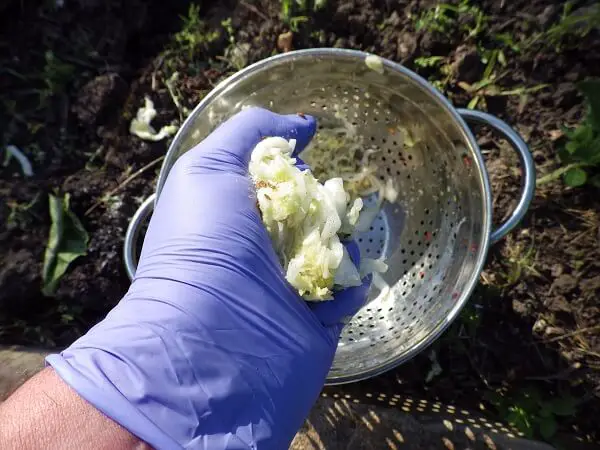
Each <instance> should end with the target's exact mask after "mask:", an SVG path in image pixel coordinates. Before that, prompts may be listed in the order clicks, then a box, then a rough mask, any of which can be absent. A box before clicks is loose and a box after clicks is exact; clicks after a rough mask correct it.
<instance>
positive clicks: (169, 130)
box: [129, 96, 179, 141]
mask: <svg viewBox="0 0 600 450" xmlns="http://www.w3.org/2000/svg"><path fill="white" fill-rule="evenodd" d="M155 117H156V109H154V103H153V102H152V100H150V98H149V97H147V96H146V97H145V98H144V106H142V107H141V108H140V109H138V111H137V114H136V116H135V117H134V118H133V120H132V121H131V123H130V124H129V132H130V133H131V134H133V135H135V136H137V137H139V138H140V139H144V140H146V141H161V140H163V139H164V138H166V137H169V136H172V135H173V134H175V133H177V130H178V129H179V127H178V126H177V125H174V124H172V125H165V126H164V127H162V128H161V129H160V130H159V131H158V133H157V132H156V130H155V129H154V127H152V125H150V123H151V122H152V120H153V119H154V118H155Z"/></svg>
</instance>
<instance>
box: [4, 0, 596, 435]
mask: <svg viewBox="0 0 600 450" xmlns="http://www.w3.org/2000/svg"><path fill="white" fill-rule="evenodd" d="M62 3H63V2H45V3H44V6H41V7H40V6H38V4H37V2H33V1H22V2H16V1H9V0H0V24H1V25H2V26H1V27H0V30H1V31H0V100H1V101H0V124H2V125H0V132H1V135H2V144H4V145H7V144H13V145H17V146H18V147H19V148H21V149H22V150H23V152H24V153H25V154H26V155H27V156H28V157H29V159H30V160H31V162H32V165H33V170H34V176H33V177H30V178H27V177H24V176H23V175H22V174H21V173H20V171H19V166H18V165H17V164H16V163H15V162H14V161H13V162H11V163H10V164H9V165H8V166H7V167H2V168H0V199H1V200H0V222H1V223H3V224H4V226H2V227H1V228H0V252H1V253H2V255H3V260H2V263H1V264H0V342H1V343H4V344H23V345H31V346H40V345H41V346H46V347H55V346H56V347H61V346H65V345H68V344H69V343H70V342H72V340H74V339H75V338H77V337H78V336H80V335H81V334H82V333H84V332H85V331H86V330H87V329H88V328H89V327H90V326H91V325H93V324H94V323H95V322H96V321H98V320H99V319H101V318H102V317H103V316H104V315H105V314H106V313H107V311H108V310H109V309H110V308H111V307H112V306H113V305H114V304H115V303H116V302H117V301H118V300H119V299H120V297H121V296H122V295H123V294H124V292H125V291H126V289H127V287H128V279H127V276H126V274H125V271H124V267H123V260H122V256H121V253H122V244H123V236H124V233H125V230H126V227H127V224H128V221H129V219H130V218H131V216H132V214H133V213H134V211H135V210H136V208H137V207H138V206H139V204H140V203H141V202H142V201H143V200H144V198H146V197H147V196H148V195H150V194H151V193H152V192H153V190H154V183H155V181H156V176H157V172H158V170H159V168H160V164H159V162H160V161H158V158H160V157H161V156H162V155H164V154H165V152H166V150H167V147H168V141H167V140H165V141H161V142H156V143H148V142H146V141H142V140H140V139H138V138H136V137H134V136H132V135H130V134H129V132H128V128H129V123H130V121H131V118H132V117H133V115H134V114H135V111H136V110H137V108H138V107H139V106H141V102H142V101H143V98H144V95H149V96H150V97H151V98H152V99H153V100H154V102H155V105H156V109H157V110H158V116H157V118H156V121H155V122H154V124H155V125H158V127H160V126H161V125H164V124H167V123H170V122H171V121H173V120H177V121H180V120H181V118H182V117H183V115H185V112H184V111H183V109H182V108H179V109H178V108H177V107H176V106H175V104H174V101H173V99H172V97H171V95H170V94H169V91H168V89H167V88H166V84H165V81H166V80H167V79H169V77H170V76H171V75H172V74H173V73H174V72H178V73H179V78H178V80H177V84H176V87H177V90H178V92H179V94H178V96H177V98H178V101H179V102H180V103H181V104H182V106H185V107H187V108H192V107H193V106H194V105H195V104H197V102H198V101H199V100H200V99H201V98H202V97H203V96H204V95H206V93H208V92H209V91H210V89H211V88H212V87H213V86H214V85H215V84H216V83H217V82H218V81H219V80H221V79H222V78H223V77H225V76H227V75H229V74H231V73H234V72H235V71H236V70H237V69H239V68H241V67H243V66H244V65H247V64H250V63H252V62H255V61H258V60H260V59H262V58H265V57H268V56H270V55H272V54H275V53H278V52H281V51H284V50H287V49H289V48H295V49H300V48H309V47H345V48H355V49H361V50H365V51H369V52H373V53H376V54H378V55H380V56H383V57H386V58H389V59H391V60H394V61H398V62H401V63H402V64H405V65H406V66H407V67H409V68H410V69H412V70H415V71H416V72H418V73H420V74H421V75H423V76H425V77H427V78H429V79H430V80H431V81H432V82H436V83H437V84H436V85H437V86H438V87H439V88H440V89H442V90H443V91H444V93H445V94H446V95H447V96H448V97H449V98H450V100H451V101H452V102H453V103H454V104H455V105H456V106H459V107H465V106H467V105H468V104H469V102H471V101H473V98H474V97H475V96H479V99H478V103H477V105H476V106H477V108H479V109H487V110H488V111H489V112H491V113H493V114H496V115H498V116H499V117H501V118H503V119H504V120H506V121H507V122H508V123H510V124H512V125H513V126H515V127H516V128H517V129H518V130H519V131H520V132H521V134H522V135H523V137H524V138H525V139H526V141H527V142H528V144H529V145H530V148H531V151H532V153H533V155H534V158H535V162H536V165H537V169H538V173H539V174H540V175H542V174H545V173H548V172H550V171H551V170H553V169H555V168H557V167H558V166H559V160H558V158H557V150H558V148H559V147H560V146H561V145H562V144H563V137H562V131H561V127H563V126H573V125H576V124H577V123H578V122H579V121H580V120H581V118H582V115H583V113H584V104H583V99H582V97H581V96H580V95H579V94H578V91H577V89H576V86H575V83H576V82H577V81H580V80H583V79H585V78H588V77H591V76H598V75H600V45H599V44H600V34H599V32H598V28H595V29H592V30H591V31H590V32H589V33H588V34H587V35H586V36H584V37H581V36H574V35H572V34H569V33H565V34H564V36H563V35H561V36H560V39H559V40H558V41H557V40H554V41H553V40H551V39H549V38H548V34H546V33H547V32H548V31H549V30H555V28H553V27H554V26H555V25H556V24H558V23H560V20H561V15H562V14H563V11H564V9H563V7H564V4H562V3H557V2H553V1H551V0H528V1H521V0H514V1H496V0H485V1H480V2H474V1H472V2H471V3H470V5H471V7H470V8H466V9H465V10H464V11H463V12H460V13H458V14H456V15H452V14H450V15H449V17H452V18H453V20H451V23H449V24H448V23H445V22H443V20H442V19H440V18H439V16H438V17H436V18H435V19H434V20H433V25H431V23H430V24H429V25H423V23H424V22H426V21H425V20H424V18H425V17H426V16H425V15H424V14H425V13H426V12H427V11H433V9H431V8H432V7H433V6H435V4H436V3H435V2H432V1H425V0H421V1H416V0H399V1H391V0H339V1H334V0H329V1H327V2H325V6H324V7H323V8H321V9H319V10H315V11H312V10H311V11H308V12H298V13H296V15H294V16H293V18H292V19H291V20H290V19H289V18H288V19H287V20H283V19H282V18H281V16H280V13H281V10H282V9H281V5H280V2H278V1H273V0H258V1H254V2H253V1H250V0H246V1H244V0H240V1H233V0H230V1H227V2H210V1H204V2H202V8H200V9H199V10H198V11H197V14H196V16H195V17H197V18H198V17H199V18H200V20H196V21H195V22H193V21H190V20H189V19H186V17H187V15H188V9H189V4H188V2H184V1H178V2H170V3H169V4H168V6H167V3H166V2H140V1H139V0H133V1H129V2H122V3H121V2H118V1H116V0H115V1H109V2H99V1H96V0H72V1H69V0H65V1H64V5H62V6H60V5H61V4H62ZM449 3H451V4H453V5H456V4H457V3H456V2H449ZM462 3H463V4H467V3H468V2H464V1H463V2H462ZM571 3H573V7H574V8H575V9H579V10H580V11H583V12H585V11H586V8H588V7H589V5H590V4H592V3H593V2H571ZM473 5H476V6H477V8H473V7H472V6H473ZM479 12H481V13H482V16H479V15H478V14H479ZM481 17H484V19H481ZM228 19H231V20H230V21H228ZM419 19H423V20H421V21H419ZM430 22H431V21H430ZM596 26H597V25H596ZM290 30H291V31H292V35H287V38H288V39H289V38H291V41H289V40H288V41H286V35H284V36H283V37H282V34H284V33H286V32H288V31H290ZM536 36H537V37H538V38H537V39H536ZM483 49H491V50H494V49H501V50H502V51H503V56H502V57H498V56H497V54H496V56H495V58H497V59H498V61H499V63H498V64H497V65H496V68H495V69H494V74H495V76H496V78H495V79H494V80H493V83H491V84H493V87H494V89H487V90H486V89H481V90H478V91H473V90H469V89H468V87H469V86H471V87H472V86H474V85H475V83H476V82H477V81H479V80H482V79H483V78H484V77H485V76H488V75H489V74H486V73H485V72H486V67H488V66H489V58H491V56H489V55H488V57H487V60H488V63H486V64H484V63H483V62H481V55H482V54H484V50H483ZM431 57H434V58H433V59H432V58H431ZM435 57H438V58H435ZM511 90H519V92H517V93H512V94H511V93H510V91H511ZM507 92H509V93H507ZM478 137H479V139H480V147H481V148H482V150H483V152H484V154H485V157H486V160H487V163H488V170H489V173H490V176H491V180H492V185H493V191H494V217H495V219H496V222H498V223H499V222H500V221H501V220H502V219H505V218H506V217H507V214H508V213H509V211H510V209H511V208H512V207H513V206H514V204H515V202H516V199H517V196H518V191H519V183H520V181H519V174H520V171H519V167H518V161H517V159H516V157H515V156H514V155H513V154H512V153H511V151H510V150H508V149H507V148H506V145H505V143H504V142H503V141H500V140H498V139H496V138H495V137H494V136H492V135H491V134H489V133H488V132H487V131H486V130H481V132H480V133H478ZM147 165H150V167H149V168H147V169H144V170H143V171H142V173H141V174H136V171H138V170H139V169H140V168H143V167H145V166H147ZM132 174H135V176H134V177H131V175H132ZM52 192H60V193H70V194H71V204H72V209H73V211H74V212H75V214H76V215H77V216H78V217H79V218H80V219H81V221H82V223H83V225H84V227H85V229H86V230H87V231H88V233H89V235H90V241H89V246H88V251H87V255H86V256H83V257H81V258H79V259H77V260H76V261H75V262H74V263H73V264H72V265H71V266H70V267H69V269H68V271H67V273H66V274H65V276H64V277H63V278H62V280H61V282H60V284H59V287H58V290H57V292H56V295H55V296H54V297H45V296H43V295H42V293H41V283H42V280H41V273H42V265H43V255H44V249H45V246H46V241H47V238H48V232H49V226H50V218H49V215H48V201H47V194H48V193H52ZM597 194H598V191H597V188H595V187H592V186H586V187H582V188H567V187H565V186H564V185H563V183H562V182H561V181H560V180H557V181H556V182H552V183H548V184H546V185H544V186H541V187H540V188H539V189H538V190H537V193H536V197H535V199H534V201H533V203H532V205H531V208H530V211H529V213H528V215H527V217H526V219H525V221H524V223H523V224H522V226H521V227H520V228H519V229H517V230H515V231H514V232H512V233H511V234H510V235H509V236H508V237H507V238H506V239H504V240H503V241H501V242H500V243H498V244H496V245H495V246H494V247H493V248H492V249H491V251H490V254H489V259H488V263H487V265H486V267H485V270H484V272H483V274H482V276H481V283H480V285H479V288H478V290H477V292H476V293H475V295H474V296H473V298H472V300H471V304H470V307H469V308H468V309H467V311H466V312H465V313H464V314H463V316H462V317H461V319H460V320H459V321H458V322H457V323H456V324H455V325H454V326H453V327H452V328H451V330H450V331H449V332H448V333H446V334H445V335H444V336H443V337H442V338H441V339H440V341H439V342H438V343H437V344H436V345H435V346H434V350H435V353H436V355H437V360H438V362H439V365H440V366H441V373H440V374H439V375H437V376H436V377H435V378H433V379H432V380H431V381H430V382H428V383H425V382H424V379H425V376H426V374H427V373H428V372H429V370H430V368H431V366H432V360H431V353H430V352H426V353H425V354H423V355H420V356H419V357H417V358H415V359H414V360H413V361H412V362H410V363H408V364H406V365H404V366H402V367H400V368H398V369H397V370H395V371H392V372H390V373H388V374H385V375H383V376H381V377H378V378H376V379H373V380H370V381H367V382H363V383H358V384H355V385H351V386H346V387H343V388H335V389H330V388H328V389H327V390H326V393H327V394H328V395H329V394H331V395H334V394H338V395H339V394H343V393H348V392H350V393H356V392H359V391H360V392H364V391H365V390H368V391H373V392H379V393H382V392H383V393H385V392H387V393H390V392H397V391H401V392H403V393H409V394H411V395H414V396H418V397H419V398H424V399H428V400H431V401H442V402H447V403H452V404H456V405H462V406H463V407H468V408H477V409H481V408H485V411H486V413H488V414H490V415H492V416H494V415H500V416H503V415H504V416H505V415H506V412H504V413H503V412H502V411H503V409H502V408H500V407H498V405H497V399H496V400H494V399H495V398H496V397H495V395H497V394H492V393H493V392H496V391H501V393H502V395H503V396H504V398H505V399H508V400H506V401H508V402H509V403H510V402H513V403H514V404H513V405H512V406H513V408H512V409H510V411H512V412H514V411H515V409H518V408H521V409H525V412H524V413H523V414H524V415H525V416H526V417H534V416H535V417H537V416H539V415H543V413H542V412H541V411H540V410H539V407H538V406H527V407H521V406H519V400H518V399H519V398H520V396H522V394H523V393H527V392H531V391H534V390H535V391H540V392H542V394H541V395H542V396H543V398H545V399H552V398H573V399H575V406H574V409H575V414H574V415H568V416H564V417H563V416H562V415H560V414H558V413H557V414H556V416H557V421H558V424H559V427H558V430H559V434H560V433H569V434H574V435H576V436H578V437H580V438H581V439H582V440H586V441H594V440H596V439H598V438H599V436H598V431H597V420H596V418H597V417H598V415H599V414H600V402H599V397H600V305H599V303H598V298H599V296H600V247H599V239H600V235H599V233H600V228H599V217H598V213H599V211H600V208H599V207H600V200H599V197H598V195H597ZM373 401H377V400H376V398H375V397H374V399H373ZM558 416H560V417H558ZM502 418H503V419H506V420H507V418H506V417H502ZM531 433H533V434H534V435H536V436H539V434H540V430H539V429H537V428H536V427H535V426H534V427H533V428H532V430H531ZM554 436H555V433H552V437H554Z"/></svg>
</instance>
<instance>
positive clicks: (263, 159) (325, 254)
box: [250, 137, 385, 301]
mask: <svg viewBox="0 0 600 450" xmlns="http://www.w3.org/2000/svg"><path fill="white" fill-rule="evenodd" d="M295 144H296V142H295V140H293V139H292V140H290V141H287V140H285V139H283V138H280V137H270V138H266V139H264V140H263V141H261V142H260V143H259V144H258V145H257V146H256V147H255V148H254V150H253V152H252V156H251V158H250V176H251V177H252V180H253V182H254V185H255V188H256V197H257V202H258V206H259V209H260V211H261V214H262V220H263V223H264V224H265V227H266V228H267V231H268V232H269V235H270V236H271V240H272V242H273V247H274V249H275V252H276V253H277V256H278V258H279V261H280V262H281V264H282V266H283V268H284V271H285V276H286V279H287V280H288V281H289V282H290V284H291V285H292V286H294V288H296V289H297V290H298V292H299V293H300V295H301V296H302V297H303V298H304V299H305V300H311V301H323V300H330V299H332V298H333V297H332V295H333V291H334V290H335V289H341V288H346V287H350V286H358V285H360V284H361V273H362V276H363V277H364V276H365V275H364V273H365V270H367V272H368V268H374V269H381V268H382V267H383V266H385V263H383V262H382V261H381V264H374V263H373V262H372V260H368V259H365V260H364V264H361V266H363V265H364V266H365V267H366V269H363V270H361V271H359V270H358V269H357V268H356V267H355V265H354V264H353V263H352V261H351V259H350V256H349V255H348V253H347V251H346V249H345V247H344V246H343V245H342V243H341V241H340V239H341V238H345V237H349V236H351V235H352V233H353V232H354V229H355V226H356V223H357V221H358V218H359V213H360V210H361V209H362V206H363V205H362V200H361V199H360V198H357V199H355V200H354V201H351V200H350V195H349V194H348V193H347V192H346V191H345V190H344V183H343V181H342V179H341V178H332V179H330V180H327V181H325V183H323V184H321V183H319V181H317V179H316V178H315V177H314V176H313V174H312V173H311V171H309V170H304V171H302V170H300V169H298V168H297V167H296V166H295V163H296V159H295V158H293V157H292V152H293V150H294V147H295ZM369 273H370V272H369Z"/></svg>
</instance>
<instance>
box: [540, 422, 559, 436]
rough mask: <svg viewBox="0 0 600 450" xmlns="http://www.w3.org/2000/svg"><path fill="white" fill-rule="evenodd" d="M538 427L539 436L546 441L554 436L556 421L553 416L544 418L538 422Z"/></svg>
mask: <svg viewBox="0 0 600 450" xmlns="http://www.w3.org/2000/svg"><path fill="white" fill-rule="evenodd" d="M539 426H540V434H541V435H542V437H543V438H544V439H546V440H549V439H550V438H552V436H554V435H555V434H556V428H557V426H556V420H554V417H553V416H549V417H544V418H543V419H540V421H539Z"/></svg>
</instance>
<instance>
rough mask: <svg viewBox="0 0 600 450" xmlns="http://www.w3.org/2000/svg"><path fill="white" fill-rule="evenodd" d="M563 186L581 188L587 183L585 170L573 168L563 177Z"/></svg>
mask: <svg viewBox="0 0 600 450" xmlns="http://www.w3.org/2000/svg"><path fill="white" fill-rule="evenodd" d="M563 178H564V180H565V184H566V185H567V186H571V187H579V186H583V185H584V184H585V182H586V181H587V173H586V172H585V170H583V169H580V168H578V167H574V168H573V169H571V170H569V171H568V172H567V173H565V174H564V175H563Z"/></svg>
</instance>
